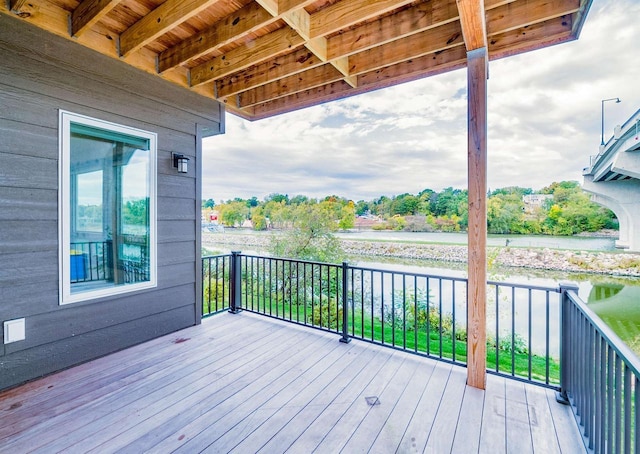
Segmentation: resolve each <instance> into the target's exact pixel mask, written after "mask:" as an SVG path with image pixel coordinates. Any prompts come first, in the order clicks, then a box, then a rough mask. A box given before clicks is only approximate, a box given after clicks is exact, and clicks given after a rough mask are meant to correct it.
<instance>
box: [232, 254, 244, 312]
mask: <svg viewBox="0 0 640 454" xmlns="http://www.w3.org/2000/svg"><path fill="white" fill-rule="evenodd" d="M240 257H241V252H240V251H231V271H230V281H231V282H230V283H229V286H230V289H229V293H230V294H229V297H230V301H229V312H231V313H232V314H237V313H238V312H240V311H242V270H241V266H242V265H241V262H240Z"/></svg>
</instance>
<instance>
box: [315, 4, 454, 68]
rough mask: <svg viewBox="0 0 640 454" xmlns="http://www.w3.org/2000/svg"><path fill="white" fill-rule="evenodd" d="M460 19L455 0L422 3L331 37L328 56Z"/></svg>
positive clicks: (345, 54) (386, 41)
mask: <svg viewBox="0 0 640 454" xmlns="http://www.w3.org/2000/svg"><path fill="white" fill-rule="evenodd" d="M457 19H458V7H457V6H456V0H444V1H433V2H427V3H421V4H418V5H417V6H414V7H412V8H408V9H405V10H402V11H400V12H398V13H395V14H393V15H390V16H385V17H383V18H382V19H380V20H378V21H375V22H369V23H367V24H364V25H362V26H360V27H356V28H352V29H349V30H345V31H344V32H343V33H340V34H337V35H334V36H332V37H330V38H329V39H328V49H327V51H328V55H329V58H337V57H342V56H347V55H351V54H355V53H357V52H361V51H363V50H367V49H370V48H372V47H375V46H379V45H381V44H386V43H389V42H392V41H395V40H397V39H400V38H403V37H405V36H409V35H412V34H415V33H419V32H421V31H424V30H427V29H429V28H432V27H436V26H439V25H443V24H447V23H449V22H453V21H456V20H457Z"/></svg>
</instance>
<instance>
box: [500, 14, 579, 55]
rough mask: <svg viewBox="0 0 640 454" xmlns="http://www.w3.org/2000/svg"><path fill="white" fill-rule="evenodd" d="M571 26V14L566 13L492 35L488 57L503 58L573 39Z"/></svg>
mask: <svg viewBox="0 0 640 454" xmlns="http://www.w3.org/2000/svg"><path fill="white" fill-rule="evenodd" d="M572 28H573V20H572V16H571V15H566V16H561V17H557V18H555V19H551V20H549V21H546V22H540V23H537V24H533V25H529V26H525V27H521V28H519V29H515V30H509V31H508V32H505V33H499V34H495V35H492V36H491V37H490V38H489V58H490V59H491V60H494V59H498V58H504V57H508V56H511V55H515V54H519V53H522V52H528V51H530V50H535V49H539V48H541V47H547V46H551V45H553V44H558V43H561V42H565V41H568V40H571V39H575V35H574V34H573V30H572Z"/></svg>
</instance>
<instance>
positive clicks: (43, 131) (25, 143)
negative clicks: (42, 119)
mask: <svg viewBox="0 0 640 454" xmlns="http://www.w3.org/2000/svg"><path fill="white" fill-rule="evenodd" d="M0 115H2V114H1V113H0ZM0 131H2V140H1V141H0V153H11V154H20V155H27V156H33V157H38V158H47V159H58V131H57V129H52V128H45V127H43V126H35V125H29V126H28V127H25V124H24V123H19V122H17V121H12V120H6V119H2V118H0Z"/></svg>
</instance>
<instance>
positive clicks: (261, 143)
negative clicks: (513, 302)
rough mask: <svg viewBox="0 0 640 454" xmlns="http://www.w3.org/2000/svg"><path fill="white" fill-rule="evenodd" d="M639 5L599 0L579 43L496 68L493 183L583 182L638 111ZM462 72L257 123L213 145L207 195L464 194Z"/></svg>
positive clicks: (240, 123) (230, 129)
mask: <svg viewBox="0 0 640 454" xmlns="http://www.w3.org/2000/svg"><path fill="white" fill-rule="evenodd" d="M638 17H640V2H638V1H637V0H615V1H614V0H594V2H593V5H592V7H591V11H590V12H589V15H588V17H587V21H586V23H585V25H584V28H583V30H582V34H581V37H580V39H579V40H578V41H574V42H572V43H565V44H561V45H558V46H553V47H551V48H546V49H542V50H538V51H534V52H529V53H526V54H522V55H519V56H515V57H511V58H507V59H503V60H497V61H492V62H491V64H490V79H489V105H488V110H489V131H488V134H489V135H488V152H489V187H491V188H497V187H503V186H510V185H519V186H527V187H533V188H534V189H537V188H541V187H543V186H546V185H548V184H549V183H551V182H553V181H559V180H569V179H573V180H580V179H581V169H582V168H583V167H584V166H585V165H586V164H587V163H588V161H589V155H590V154H595V153H596V152H597V149H598V145H599V143H600V121H601V118H600V109H601V103H600V101H601V100H602V99H605V98H611V97H620V98H621V99H622V101H623V102H622V103H621V104H615V103H607V104H606V105H605V108H606V110H605V119H606V131H605V135H606V136H610V135H611V134H612V131H613V126H614V125H616V124H621V123H623V122H624V121H625V120H626V119H627V118H629V117H630V116H631V115H632V114H633V113H635V111H636V110H637V109H638V108H639V107H640V84H639V83H638V82H637V80H638V77H639V74H638V73H639V72H640V63H639V62H638V58H639V57H640V27H638V26H637V20H635V19H634V18H638ZM466 108H467V106H466V73H465V71H464V70H457V71H453V72H451V73H447V74H442V75H439V76H435V77H431V78H428V79H424V80H420V81H415V82H411V83H407V84H403V85H400V86H396V87H391V88H387V89H384V90H378V91H375V92H372V93H368V94H365V95H360V96H356V97H352V98H348V99H345V100H341V101H336V102H332V103H328V104H325V105H322V106H316V107H313V108H309V109H305V110H302V111H297V112H292V113H290V114H285V115H281V116H278V117H274V118H270V119H266V120H261V121H258V122H254V123H250V122H247V121H244V120H242V119H239V118H237V117H234V116H232V115H228V116H227V132H226V134H225V135H224V136H217V137H212V138H209V139H207V140H206V141H205V146H204V158H203V161H204V162H203V174H204V175H203V176H204V179H203V196H204V197H206V198H209V197H211V198H214V199H215V200H216V201H218V200H226V199H229V198H233V197H236V196H237V197H251V196H254V195H255V196H257V197H259V198H263V197H264V196H266V195H268V194H270V193H273V192H280V193H286V194H289V195H295V194H305V195H308V196H311V197H322V196H325V195H328V194H337V195H341V196H345V197H349V198H353V199H356V200H357V199H361V198H364V199H370V198H373V197H376V196H379V195H382V194H386V195H395V194H400V193H404V192H410V193H417V192H419V191H421V190H422V189H424V188H431V189H435V190H440V189H442V188H444V187H447V186H453V187H466V174H467V169H466V157H467V153H466V143H467V137H466V118H467V110H466Z"/></svg>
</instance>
